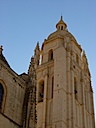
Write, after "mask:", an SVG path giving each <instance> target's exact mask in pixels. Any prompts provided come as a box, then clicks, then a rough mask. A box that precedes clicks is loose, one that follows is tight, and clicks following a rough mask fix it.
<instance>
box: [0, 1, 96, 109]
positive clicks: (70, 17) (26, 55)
mask: <svg viewBox="0 0 96 128" xmlns="http://www.w3.org/2000/svg"><path fill="white" fill-rule="evenodd" d="M61 15H62V16H63V19H64V21H65V22H66V24H67V27H68V30H69V31H70V32H71V33H72V34H73V35H74V36H75V38H76V40H77V42H78V43H79V44H80V45H81V46H82V48H83V49H84V50H85V52H86V55H87V58H88V62H89V68H90V71H91V75H92V86H93V89H94V97H96V85H95V83H96V69H95V68H96V57H95V55H96V1H95V0H79V1H78V0H0V45H3V48H4V51H3V53H4V55H5V57H6V59H7V60H8V62H9V64H10V65H11V67H12V69H14V70H15V71H16V72H17V73H18V74H20V73H22V72H27V70H28V67H29V62H30V58H31V56H32V55H33V52H34V48H35V45H36V43H37V42H38V41H39V43H40V46H41V44H42V42H43V41H44V39H45V38H47V37H48V35H49V34H50V33H52V32H53V31H55V30H56V28H55V25H56V23H57V22H58V21H59V19H60V16H61ZM95 106H96V99H95ZM95 109H96V107H95Z"/></svg>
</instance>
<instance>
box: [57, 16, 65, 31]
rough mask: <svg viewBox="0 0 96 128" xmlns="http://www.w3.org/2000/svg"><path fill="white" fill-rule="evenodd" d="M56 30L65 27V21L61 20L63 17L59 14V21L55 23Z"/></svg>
mask: <svg viewBox="0 0 96 128" xmlns="http://www.w3.org/2000/svg"><path fill="white" fill-rule="evenodd" d="M56 28H57V30H65V29H66V28H67V25H66V23H65V22H64V21H63V17H62V16H61V19H60V21H59V22H58V23H57V24H56Z"/></svg>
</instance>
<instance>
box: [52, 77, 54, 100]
mask: <svg viewBox="0 0 96 128" xmlns="http://www.w3.org/2000/svg"><path fill="white" fill-rule="evenodd" d="M53 90H54V76H53V77H52V87H51V98H53Z"/></svg>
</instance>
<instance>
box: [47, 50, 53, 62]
mask: <svg viewBox="0 0 96 128" xmlns="http://www.w3.org/2000/svg"><path fill="white" fill-rule="evenodd" d="M48 59H49V61H50V60H53V50H52V49H51V50H50V51H49V58H48Z"/></svg>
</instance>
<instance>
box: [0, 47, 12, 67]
mask: <svg viewBox="0 0 96 128" xmlns="http://www.w3.org/2000/svg"><path fill="white" fill-rule="evenodd" d="M2 51H3V46H2V45H1V46H0V60H2V61H3V62H4V63H5V64H6V65H7V66H8V67H10V65H9V64H8V62H7V60H6V58H5V57H4V56H3V53H2Z"/></svg>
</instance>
